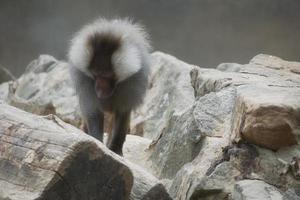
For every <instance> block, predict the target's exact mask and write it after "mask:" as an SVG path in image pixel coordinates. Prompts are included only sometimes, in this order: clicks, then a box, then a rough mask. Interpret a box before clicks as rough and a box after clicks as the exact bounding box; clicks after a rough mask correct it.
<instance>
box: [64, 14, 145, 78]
mask: <svg viewBox="0 0 300 200" xmlns="http://www.w3.org/2000/svg"><path fill="white" fill-rule="evenodd" d="M95 34H97V35H101V34H106V35H107V34H111V35H113V36H115V37H116V38H121V46H120V47H119V48H118V50H117V51H116V52H115V53H114V54H113V56H112V64H113V67H114V71H115V73H116V75H117V78H118V81H122V80H125V79H126V78H128V77H130V76H131V75H133V74H134V73H136V72H138V71H139V70H140V69H141V67H142V60H143V56H144V55H145V52H148V51H149V49H150V45H149V42H148V34H147V33H146V32H145V31H144V29H143V27H142V26H140V25H138V24H133V23H132V21H131V20H128V19H114V20H106V19H102V18H101V19H98V20H96V21H95V22H93V23H91V24H88V25H86V26H84V27H83V28H82V29H81V30H80V31H79V32H78V33H76V34H75V36H74V38H73V39H72V41H71V46H70V49H69V54H68V58H69V62H71V64H72V65H73V66H74V67H76V68H77V69H79V70H80V71H82V72H84V73H85V74H86V75H88V76H91V74H90V72H89V71H88V69H87V68H88V65H89V63H90V61H91V59H92V55H93V49H92V48H89V46H88V40H89V38H90V37H91V36H93V35H95Z"/></svg>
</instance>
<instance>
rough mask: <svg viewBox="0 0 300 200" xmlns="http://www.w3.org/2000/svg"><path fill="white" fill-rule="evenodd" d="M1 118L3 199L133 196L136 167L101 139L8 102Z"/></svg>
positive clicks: (0, 190) (0, 107)
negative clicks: (125, 161)
mask: <svg viewBox="0 0 300 200" xmlns="http://www.w3.org/2000/svg"><path fill="white" fill-rule="evenodd" d="M46 118H49V119H50V120H47V119H46ZM0 119H1V120H0V138H1V140H0V147H1V148H0V152H1V154H0V177H1V179H0V199H5V198H6V199H12V200H13V199H16V200H17V199H18V200H19V199H28V200H29V199H86V198H87V197H88V198H90V199H128V198H129V196H130V191H131V188H132V185H133V175H132V172H131V170H130V169H129V168H128V167H127V166H126V164H125V163H124V162H123V161H122V159H121V158H119V157H118V156H116V155H114V154H113V153H112V152H110V151H109V150H108V149H106V148H105V147H104V145H102V144H101V143H100V142H98V141H96V140H95V139H93V138H91V137H89V136H87V135H86V134H83V133H82V132H81V131H79V130H77V129H75V128H73V127H72V126H70V125H68V124H66V123H64V122H62V121H61V120H59V119H58V118H57V117H55V116H48V117H38V116H34V115H32V114H29V113H26V112H24V111H21V110H18V109H16V108H13V107H11V106H8V105H5V104H0Z"/></svg>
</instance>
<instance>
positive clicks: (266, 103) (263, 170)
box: [0, 52, 300, 200]
mask: <svg viewBox="0 0 300 200" xmlns="http://www.w3.org/2000/svg"><path fill="white" fill-rule="evenodd" d="M152 58H153V66H152V74H151V79H150V80H151V81H150V84H149V90H148V93H147V96H146V98H145V102H144V104H143V106H141V107H140V108H139V109H138V110H136V111H135V112H134V114H133V115H132V120H131V122H132V124H131V129H132V131H131V132H132V134H133V135H128V136H127V139H126V143H125V147H124V158H121V157H119V156H117V155H115V154H114V153H112V152H110V151H109V150H108V149H107V148H106V147H105V146H104V145H103V144H102V143H100V142H98V141H96V140H95V139H93V138H91V137H89V136H88V135H86V134H84V133H83V132H82V131H80V130H78V129H76V128H74V127H73V126H70V125H69V124H72V125H74V126H76V127H78V128H80V127H82V121H81V118H80V113H79V108H78V102H77V99H76V96H75V92H74V90H73V88H72V86H71V82H70V78H69V74H68V65H67V63H65V62H62V61H57V60H56V59H55V58H53V57H51V56H48V55H43V56H40V57H39V58H38V59H36V60H34V61H32V62H31V63H30V64H29V65H28V67H27V68H26V71H25V72H24V74H23V75H22V76H21V77H20V78H18V79H16V80H14V81H10V82H5V83H2V84H0V102H1V103H0V199H7V200H8V199H24V198H21V197H24V195H26V199H38V198H44V199H127V198H130V199H162V200H163V199H178V200H185V199H207V200H208V199H209V200H210V199H216V200H219V199H234V200H256V199H257V200H263V199H272V200H277V199H283V200H290V199H292V200H299V199H300V145H299V144H300V63H297V62H289V61H285V60H282V59H280V58H278V57H275V56H270V55H257V56H255V57H254V58H253V59H252V60H251V61H250V62H249V64H244V65H241V64H236V63H223V64H220V65H219V66H218V67H217V68H216V69H205V68H201V67H198V66H194V65H190V64H187V63H184V62H182V61H180V60H178V59H176V58H174V57H172V56H170V55H167V54H164V53H160V52H155V53H153V54H152ZM14 107H17V108H19V109H22V110H25V111H27V112H24V111H21V110H19V109H16V108H14ZM29 113H34V115H32V114H29ZM40 115H42V116H40ZM56 116H57V117H56ZM74 163H75V164H74ZM80 163H81V164H80ZM74 166H76V167H74ZM118 195H119V196H118Z"/></svg>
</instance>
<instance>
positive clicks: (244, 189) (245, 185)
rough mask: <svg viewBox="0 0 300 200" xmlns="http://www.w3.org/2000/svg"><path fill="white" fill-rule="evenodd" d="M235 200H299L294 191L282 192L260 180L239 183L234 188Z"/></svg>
mask: <svg viewBox="0 0 300 200" xmlns="http://www.w3.org/2000/svg"><path fill="white" fill-rule="evenodd" d="M233 199H234V200H262V199H270V200H298V199H300V197H298V196H297V195H296V194H295V193H293V192H292V191H288V192H282V191H280V190H279V189H278V188H276V187H274V186H272V185H269V184H267V183H265V182H263V181H258V180H243V181H239V182H237V183H236V184H235V186H234V191H233Z"/></svg>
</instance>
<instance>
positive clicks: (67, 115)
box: [6, 55, 81, 127]
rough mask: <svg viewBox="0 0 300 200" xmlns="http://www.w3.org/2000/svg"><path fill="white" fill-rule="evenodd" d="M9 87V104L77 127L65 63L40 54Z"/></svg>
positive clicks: (73, 96)
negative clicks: (56, 117)
mask: <svg viewBox="0 0 300 200" xmlns="http://www.w3.org/2000/svg"><path fill="white" fill-rule="evenodd" d="M12 87H13V88H11V89H10V92H9V94H8V98H7V100H6V101H7V102H8V103H9V104H10V105H13V106H15V107H18V108H21V109H23V110H25V111H28V112H31V113H35V114H39V115H47V114H55V115H57V116H58V117H60V118H61V119H62V120H64V121H65V122H68V123H71V124H73V125H75V126H77V127H79V126H80V124H81V118H80V113H79V106H78V102H77V98H76V96H75V91H74V90H73V88H72V83H71V80H70V77H69V69H68V64H67V63H65V62H59V61H57V60H56V59H55V58H53V57H52V56H48V55H41V56H40V57H39V58H38V59H36V60H34V61H32V62H31V63H30V64H29V65H28V67H27V68H26V70H25V73H24V74H23V75H22V76H21V77H20V78H19V79H18V80H17V81H15V83H14V86H12Z"/></svg>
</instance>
